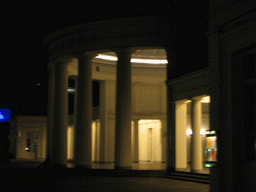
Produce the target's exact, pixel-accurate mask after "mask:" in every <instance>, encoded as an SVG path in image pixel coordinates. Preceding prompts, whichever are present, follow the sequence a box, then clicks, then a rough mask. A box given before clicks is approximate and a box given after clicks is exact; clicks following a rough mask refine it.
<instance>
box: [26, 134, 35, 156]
mask: <svg viewBox="0 0 256 192" xmlns="http://www.w3.org/2000/svg"><path fill="white" fill-rule="evenodd" d="M37 143H38V131H29V132H27V135H26V147H25V151H26V159H37V151H38V150H37Z"/></svg>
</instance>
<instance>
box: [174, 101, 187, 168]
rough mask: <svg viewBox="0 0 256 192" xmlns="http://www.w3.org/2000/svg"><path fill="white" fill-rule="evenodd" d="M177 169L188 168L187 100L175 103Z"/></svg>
mask: <svg viewBox="0 0 256 192" xmlns="http://www.w3.org/2000/svg"><path fill="white" fill-rule="evenodd" d="M175 114H176V118H175V129H176V130H175V146H176V148H175V158H176V159H175V168H176V169H181V168H182V169H186V168H187V134H186V131H187V103H186V100H180V101H176V102H175Z"/></svg>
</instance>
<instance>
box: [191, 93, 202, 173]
mask: <svg viewBox="0 0 256 192" xmlns="http://www.w3.org/2000/svg"><path fill="white" fill-rule="evenodd" d="M201 100H202V96H199V97H194V98H192V105H191V108H192V113H191V120H192V131H193V134H192V160H191V162H192V164H191V171H192V172H198V171H200V170H201V169H203V151H202V137H201V134H200V130H201V127H202V105H201Z"/></svg>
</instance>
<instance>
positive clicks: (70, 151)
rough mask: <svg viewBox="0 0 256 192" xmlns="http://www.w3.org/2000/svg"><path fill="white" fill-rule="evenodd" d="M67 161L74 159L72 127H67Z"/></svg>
mask: <svg viewBox="0 0 256 192" xmlns="http://www.w3.org/2000/svg"><path fill="white" fill-rule="evenodd" d="M67 137H68V138H67V150H68V151H67V159H68V160H71V159H72V160H73V159H74V126H73V125H72V126H68V130H67Z"/></svg>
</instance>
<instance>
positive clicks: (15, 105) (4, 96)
mask: <svg viewBox="0 0 256 192" xmlns="http://www.w3.org/2000/svg"><path fill="white" fill-rule="evenodd" d="M56 2H57V1H47V3H46V2H44V1H35V2H34V3H33V2H32V3H31V1H16V2H15V3H12V2H11V1H10V2H9V1H2V2H1V11H0V12H1V34H0V35H1V69H0V71H1V74H0V86H1V94H0V108H1V107H2V108H11V111H12V116H13V115H46V114H47V87H48V71H47V69H46V66H47V64H48V58H47V53H46V49H45V48H44V47H43V46H42V43H41V41H42V39H43V37H44V36H43V29H44V26H45V25H46V24H47V22H48V21H49V19H50V18H51V17H52V15H54V13H55V12H56V10H58V9H61V8H62V6H63V5H66V4H68V3H69V2H74V1H58V4H57V3H56ZM59 2H61V3H59ZM37 83H40V85H39V86H38V85H37ZM94 103H95V102H94Z"/></svg>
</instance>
